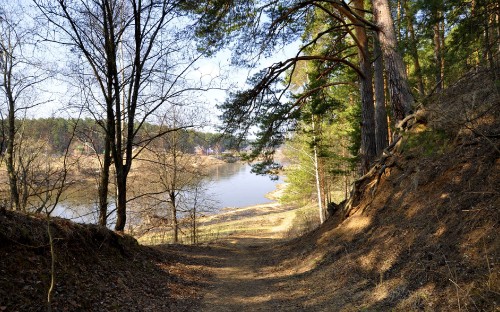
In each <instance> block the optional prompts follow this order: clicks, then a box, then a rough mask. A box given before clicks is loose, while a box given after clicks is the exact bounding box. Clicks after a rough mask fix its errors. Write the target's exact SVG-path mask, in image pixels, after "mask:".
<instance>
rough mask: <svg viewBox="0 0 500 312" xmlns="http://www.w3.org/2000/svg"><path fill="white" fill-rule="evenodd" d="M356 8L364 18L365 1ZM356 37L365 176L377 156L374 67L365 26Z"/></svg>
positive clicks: (359, 1)
mask: <svg viewBox="0 0 500 312" xmlns="http://www.w3.org/2000/svg"><path fill="white" fill-rule="evenodd" d="M354 7H355V8H356V9H357V10H358V12H359V14H360V15H361V16H363V15H364V14H363V12H364V4H363V0H356V1H355V2H354ZM355 31H356V37H357V39H358V42H359V46H358V57H359V68H360V71H361V72H362V73H363V74H362V75H360V76H359V87H360V93H361V118H362V120H361V168H362V171H363V174H364V173H366V172H368V169H369V167H370V165H371V164H372V163H373V161H374V160H375V157H376V156H377V146H376V143H375V109H374V104H373V86H372V79H373V78H372V75H373V71H372V67H371V62H370V61H371V60H370V51H369V49H368V37H367V35H366V28H365V26H364V25H358V26H356V27H355Z"/></svg>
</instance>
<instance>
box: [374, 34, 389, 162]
mask: <svg viewBox="0 0 500 312" xmlns="http://www.w3.org/2000/svg"><path fill="white" fill-rule="evenodd" d="M374 41H375V42H374V47H375V74H374V78H375V79H374V86H375V143H376V146H377V156H380V155H381V154H382V151H383V150H384V149H385V148H386V147H387V146H388V145H389V141H388V137H389V135H388V128H389V126H388V124H387V111H386V109H385V83H384V62H383V60H382V50H381V49H380V43H379V42H378V39H377V38H375V40H374Z"/></svg>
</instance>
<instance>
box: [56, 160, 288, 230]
mask: <svg viewBox="0 0 500 312" xmlns="http://www.w3.org/2000/svg"><path fill="white" fill-rule="evenodd" d="M250 171H251V166H249V165H248V164H246V163H238V162H236V163H226V164H222V165H219V166H217V167H214V168H213V169H212V170H211V171H210V174H209V178H208V179H207V181H206V184H205V189H206V195H205V196H207V197H208V198H209V199H210V201H211V202H212V203H213V204H212V205H213V212H214V213H217V212H218V211H220V210H221V209H223V208H229V207H230V208H237V207H247V206H251V205H257V204H264V203H268V202H271V200H269V199H268V198H266V197H265V195H266V194H267V193H269V192H272V191H273V190H275V189H276V185H277V184H278V183H281V182H282V181H281V180H278V181H273V180H271V179H270V178H269V177H267V176H260V175H256V174H253V173H251V172H250ZM52 215H53V216H58V217H63V218H67V219H71V220H73V221H76V222H81V223H97V218H98V216H97V211H96V209H95V208H94V207H90V206H89V205H84V204H82V205H78V204H75V203H74V202H73V203H71V204H70V203H65V202H62V203H60V204H59V205H58V206H57V207H56V209H55V210H54V211H53V213H52ZM113 219H114V218H113V216H111V218H110V222H111V223H112V220H113Z"/></svg>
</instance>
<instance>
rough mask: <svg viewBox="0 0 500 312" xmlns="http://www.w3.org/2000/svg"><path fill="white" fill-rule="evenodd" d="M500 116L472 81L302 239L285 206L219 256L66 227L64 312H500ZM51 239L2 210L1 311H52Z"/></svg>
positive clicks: (214, 251) (428, 115) (412, 123)
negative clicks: (288, 232) (289, 235)
mask: <svg viewBox="0 0 500 312" xmlns="http://www.w3.org/2000/svg"><path fill="white" fill-rule="evenodd" d="M464 90H465V91H467V90H468V92H465V91H464ZM499 116H500V96H499V92H498V89H497V86H496V84H495V81H494V79H492V77H491V76H490V74H489V73H471V74H470V76H468V77H466V78H465V79H463V80H461V81H460V82H459V83H458V84H457V85H456V86H454V87H452V88H450V89H448V90H447V91H445V92H444V93H442V94H440V95H438V96H436V97H434V98H432V99H430V100H429V103H427V104H426V106H425V109H423V110H420V111H419V112H418V113H417V114H416V115H415V116H414V117H413V118H410V119H409V120H408V122H407V124H406V125H405V127H406V129H407V131H406V132H405V134H404V135H403V138H402V139H401V140H400V141H399V143H398V144H396V146H395V147H394V149H392V150H391V151H388V153H386V155H385V156H384V157H382V158H381V159H380V160H379V162H378V163H377V164H376V166H375V167H374V169H373V170H372V171H371V172H370V174H368V175H367V176H365V177H363V178H362V179H360V180H359V181H358V182H356V184H355V190H354V192H353V197H352V199H351V200H350V201H349V202H348V204H347V205H346V206H345V207H344V208H339V209H338V211H336V212H335V214H334V215H333V216H332V217H331V218H329V219H328V220H327V221H326V222H325V224H323V225H322V226H321V227H320V228H319V229H317V230H315V231H313V232H311V233H309V234H307V235H305V236H302V237H299V238H296V239H293V240H288V241H285V240H283V237H284V234H285V229H286V227H285V226H284V225H286V224H290V219H289V218H290V217H293V214H286V213H285V212H284V210H283V207H281V208H280V207H276V212H275V213H273V209H272V207H275V206H272V205H271V206H270V208H269V209H267V208H266V209H260V210H259V211H261V212H262V214H261V215H260V216H255V215H254V216H253V217H252V218H250V220H251V222H258V223H259V227H255V228H258V229H259V230H258V231H248V232H239V233H238V234H237V235H233V236H229V237H226V238H224V239H223V240H220V241H218V242H217V243H215V244H211V245H207V246H156V247H154V248H153V247H145V246H140V245H137V244H136V243H135V241H134V240H132V239H130V238H127V237H119V236H117V235H116V234H114V233H112V232H109V231H106V230H103V229H99V228H97V227H93V226H81V225H75V224H72V223H70V222H68V221H65V220H54V221H53V223H54V233H55V235H54V236H55V237H56V254H57V258H56V260H57V261H56V264H57V265H56V269H57V270H56V277H57V279H56V281H57V283H56V293H55V294H54V310H56V311H113V310H116V311H209V312H210V311H237V312H239V311H499V305H500V264H499V254H500V237H499V233H500V232H499V223H500V196H499V192H500V191H499V190H500V187H499V186H500V159H499V157H500V150H499V148H500V133H499V132H498V131H499V129H500V118H499ZM248 211H249V210H247V211H245V213H248ZM256 211H257V210H256ZM230 217H231V218H233V217H235V215H234V213H233V214H232V215H231V216H230ZM261 224H264V225H265V227H261V226H260V225H261ZM244 228H252V227H251V226H248V227H244ZM44 233H46V221H45V220H43V219H41V218H37V217H25V216H22V215H19V214H14V213H10V212H5V211H3V212H1V211H0V310H3V311H43V310H45V306H44V302H45V294H46V289H47V285H48V278H49V275H48V272H50V271H49V268H50V265H49V264H50V249H49V248H48V245H47V237H46V234H44Z"/></svg>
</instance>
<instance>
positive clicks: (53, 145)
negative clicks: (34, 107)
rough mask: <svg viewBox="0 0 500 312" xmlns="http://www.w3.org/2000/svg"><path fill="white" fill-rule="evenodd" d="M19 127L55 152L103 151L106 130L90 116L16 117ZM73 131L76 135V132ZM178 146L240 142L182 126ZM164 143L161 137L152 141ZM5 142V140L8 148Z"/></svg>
mask: <svg viewBox="0 0 500 312" xmlns="http://www.w3.org/2000/svg"><path fill="white" fill-rule="evenodd" d="M0 123H1V124H0V142H6V129H7V124H6V120H3V119H2V120H0ZM15 124H16V129H18V132H22V133H23V136H24V137H26V138H30V139H32V140H34V141H43V142H45V143H47V144H48V149H49V151H50V152H51V153H53V154H54V155H63V154H64V153H65V152H66V148H67V147H68V146H69V145H70V143H73V144H72V147H73V148H77V147H78V146H83V144H87V145H89V146H91V149H92V152H93V153H97V154H102V153H104V144H103V142H104V133H103V132H102V129H101V128H100V126H99V125H98V123H97V122H96V121H95V120H94V119H91V118H85V119H67V118H62V117H60V118H57V117H50V118H36V119H22V120H16V121H15ZM161 127H162V126H161V125H155V124H151V123H146V124H145V125H143V127H142V128H141V130H140V131H139V132H138V134H137V136H136V138H135V141H136V143H137V144H139V143H140V142H141V141H143V139H144V138H145V137H147V136H148V132H153V133H157V132H158V131H159V128H161ZM73 133H74V136H73ZM177 137H178V142H179V143H178V148H179V149H180V151H182V152H183V153H189V154H193V153H194V151H195V148H196V147H205V148H208V147H215V146H218V147H219V149H220V150H221V151H225V150H230V149H233V148H235V147H236V146H237V144H236V139H235V138H234V137H233V136H231V135H221V134H218V133H210V132H201V131H196V130H193V129H180V130H178V133H177ZM155 145H161V140H157V142H155V143H154V144H153V146H155ZM5 146H6V144H5V143H4V144H2V151H3V152H5Z"/></svg>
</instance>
